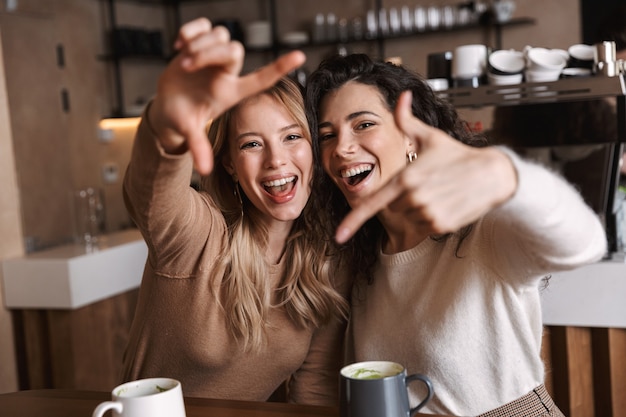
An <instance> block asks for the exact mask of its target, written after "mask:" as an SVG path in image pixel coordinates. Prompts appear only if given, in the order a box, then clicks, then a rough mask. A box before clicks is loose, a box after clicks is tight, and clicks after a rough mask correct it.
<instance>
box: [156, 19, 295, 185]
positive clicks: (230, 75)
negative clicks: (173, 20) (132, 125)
mask: <svg viewBox="0 0 626 417" xmlns="http://www.w3.org/2000/svg"><path fill="white" fill-rule="evenodd" d="M174 48H175V49H176V51H177V52H178V54H177V55H176V57H175V58H174V59H173V60H172V61H171V62H170V63H169V65H168V66H167V68H166V69H165V70H164V72H163V73H162V74H161V77H160V78H159V82H158V85H157V93H156V96H155V98H154V100H153V101H152V103H151V105H150V108H149V114H148V119H149V120H150V124H151V126H152V128H153V129H154V131H155V133H156V135H157V137H158V139H159V142H160V143H161V146H163V148H164V149H165V151H166V152H170V153H182V152H186V151H187V150H189V151H190V152H191V154H192V156H193V160H194V166H195V168H196V169H197V170H198V172H200V173H201V174H203V175H206V174H208V173H210V172H211V170H212V169H213V152H212V149H211V146H210V144H209V142H208V140H207V137H206V126H207V123H208V122H209V121H210V120H211V119H213V118H215V117H217V116H219V115H220V114H221V113H223V112H224V111H225V110H227V109H228V108H229V107H231V106H233V105H234V104H236V103H237V102H238V101H240V100H242V99H244V98H246V97H248V96H251V95H253V94H255V93H258V92H260V91H262V90H265V89H267V88H268V87H270V86H271V85H273V84H274V83H275V82H276V81H278V79H279V78H280V77H282V76H283V75H285V74H287V73H288V72H290V71H292V70H293V69H295V68H297V67H299V66H300V65H302V64H303V63H304V60H305V56H304V54H303V53H302V52H300V51H294V52H291V53H289V54H286V55H283V56H281V57H279V58H278V59H276V60H275V61H273V62H272V63H270V64H268V65H265V66H263V67H262V68H259V69H258V70H256V71H254V72H252V73H250V74H247V75H244V76H241V75H240V72H241V69H242V67H243V59H244V49H243V46H242V45H241V43H239V42H237V41H232V40H231V39H230V34H229V33H228V30H227V29H226V28H224V27H221V26H217V27H213V26H212V25H211V22H210V21H209V20H208V19H205V18H200V19H196V20H193V21H190V22H188V23H186V24H185V25H183V26H182V27H181V29H180V31H179V34H178V38H177V39H176V42H175V44H174Z"/></svg>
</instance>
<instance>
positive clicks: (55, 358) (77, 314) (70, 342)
mask: <svg viewBox="0 0 626 417" xmlns="http://www.w3.org/2000/svg"><path fill="white" fill-rule="evenodd" d="M137 294H138V290H132V291H129V292H126V293H124V294H121V295H118V296H115V297H112V298H109V299H106V300H103V301H100V302H97V303H94V304H92V305H89V306H86V307H82V308H80V309H76V310H22V311H15V312H14V314H15V327H16V329H17V330H18V331H17V332H16V339H18V345H20V351H22V352H23V354H22V357H21V360H19V364H20V389H39V388H69V389H86V390H98V391H109V390H110V389H111V387H114V386H115V385H117V384H118V383H119V380H118V377H119V374H120V371H121V365H122V355H123V353H124V349H125V348H126V343H127V341H128V333H129V330H130V325H131V322H132V318H133V315H134V312H135V306H136V303H137Z"/></svg>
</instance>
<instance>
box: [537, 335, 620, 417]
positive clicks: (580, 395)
mask: <svg viewBox="0 0 626 417" xmlns="http://www.w3.org/2000/svg"><path fill="white" fill-rule="evenodd" d="M542 354H543V357H544V361H545V364H546V387H547V389H548V391H549V392H550V393H551V395H552V396H553V398H554V401H555V402H556V404H557V405H558V406H559V408H560V409H561V410H562V411H563V413H564V414H565V415H566V416H569V417H594V416H596V417H626V395H624V390H625V389H626V329H604V328H584V327H557V326H550V327H546V329H545V332H544V344H543V346H542Z"/></svg>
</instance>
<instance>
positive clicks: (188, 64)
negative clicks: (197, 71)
mask: <svg viewBox="0 0 626 417" xmlns="http://www.w3.org/2000/svg"><path fill="white" fill-rule="evenodd" d="M192 64H193V60H192V59H191V58H183V59H182V61H180V65H182V67H183V68H191V65H192Z"/></svg>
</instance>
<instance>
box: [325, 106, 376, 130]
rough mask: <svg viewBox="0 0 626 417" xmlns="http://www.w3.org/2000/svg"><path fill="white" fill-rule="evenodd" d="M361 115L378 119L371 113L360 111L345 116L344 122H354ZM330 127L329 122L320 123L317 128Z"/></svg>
mask: <svg viewBox="0 0 626 417" xmlns="http://www.w3.org/2000/svg"><path fill="white" fill-rule="evenodd" d="M363 115H371V116H376V117H380V116H379V115H378V114H376V113H374V112H373V111H368V110H361V111H357V112H354V113H350V114H349V115H347V116H346V121H350V120H354V119H356V118H357V117H359V116H363ZM330 126H332V124H331V123H330V122H322V123H319V124H318V125H317V128H318V129H321V128H323V127H330Z"/></svg>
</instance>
